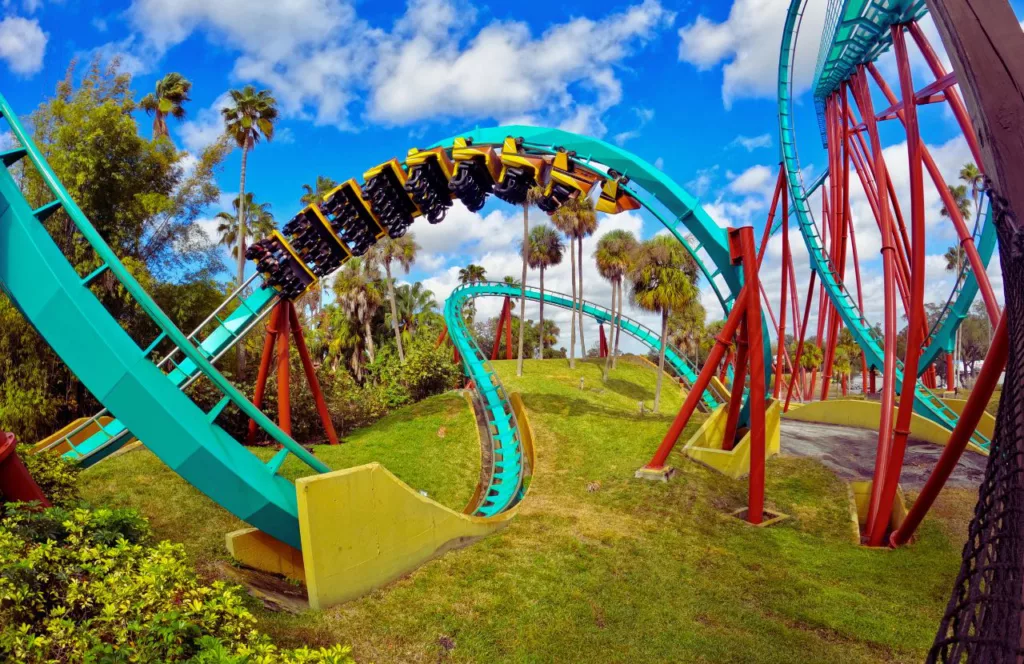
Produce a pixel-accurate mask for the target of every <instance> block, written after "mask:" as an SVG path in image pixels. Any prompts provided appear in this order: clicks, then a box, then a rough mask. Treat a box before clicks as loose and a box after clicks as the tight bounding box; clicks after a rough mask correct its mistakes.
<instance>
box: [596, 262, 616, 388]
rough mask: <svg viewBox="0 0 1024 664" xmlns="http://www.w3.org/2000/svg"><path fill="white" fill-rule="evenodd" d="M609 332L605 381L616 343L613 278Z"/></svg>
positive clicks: (613, 281)
mask: <svg viewBox="0 0 1024 664" xmlns="http://www.w3.org/2000/svg"><path fill="white" fill-rule="evenodd" d="M608 334H609V335H610V336H609V337H608V340H607V341H608V342H611V343H608V354H607V355H605V356H604V373H603V375H602V378H603V379H604V380H605V381H607V380H608V370H609V368H610V367H611V363H612V348H611V347H612V344H613V343H615V280H614V279H612V319H611V321H609V325H608ZM606 343H607V342H606ZM598 350H600V348H598Z"/></svg>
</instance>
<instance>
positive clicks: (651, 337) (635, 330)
mask: <svg viewBox="0 0 1024 664" xmlns="http://www.w3.org/2000/svg"><path fill="white" fill-rule="evenodd" d="M489 296H490V297H495V296H507V297H512V298H518V297H519V296H520V289H519V287H518V286H512V285H510V284H506V283H503V282H496V281H485V282H480V283H475V284H466V285H463V286H459V288H457V289H456V290H455V291H454V292H453V293H452V295H451V297H459V298H462V299H469V298H477V297H489ZM526 299H527V300H529V301H531V302H540V301H541V292H540V289H539V288H534V287H533V286H527V287H526ZM543 300H544V303H545V304H550V305H554V306H556V307H560V308H562V309H571V308H572V306H573V300H572V296H571V295H567V294H565V293H558V292H555V291H550V290H545V291H544V297H543ZM583 313H585V314H586V315H588V316H590V317H591V318H593V319H594V320H596V321H597V322H598V323H608V324H609V325H614V324H615V318H614V317H613V316H612V311H611V309H608V308H607V307H604V306H602V305H600V304H596V303H594V302H590V301H588V300H584V301H583ZM618 320H619V321H620V324H621V325H622V331H623V332H625V333H626V334H628V335H630V336H631V337H633V338H634V339H636V340H637V341H639V342H640V343H642V344H644V345H645V346H647V348H649V349H650V350H652V351H654V352H658V351H659V350H660V348H661V337H660V335H659V334H658V333H657V332H655V331H654V330H652V329H650V328H649V327H647V326H646V325H643V324H642V323H639V322H637V321H635V320H633V319H632V318H630V317H628V316H621V317H618ZM610 344H611V341H610V340H609V345H610ZM665 361H666V362H668V364H669V365H670V366H671V367H672V370H673V371H675V373H676V374H677V375H678V376H681V377H682V379H683V381H684V382H685V383H686V385H687V386H690V385H693V383H694V382H696V380H697V373H698V371H699V369H698V368H696V367H694V365H693V364H692V363H690V361H689V360H687V359H686V358H685V357H684V356H683V354H682V353H681V352H680V351H679V349H677V348H675V347H674V346H672V345H671V344H668V345H666V346H665ZM702 400H703V402H704V405H705V406H707V407H708V408H709V409H712V410H713V409H715V408H717V407H718V406H719V405H721V403H722V401H721V400H720V398H719V397H718V396H717V395H715V394H714V393H713V392H712V391H711V390H710V389H708V390H706V391H705V392H704V394H703V396H702Z"/></svg>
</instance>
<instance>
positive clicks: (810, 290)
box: [782, 270, 818, 413]
mask: <svg viewBox="0 0 1024 664" xmlns="http://www.w3.org/2000/svg"><path fill="white" fill-rule="evenodd" d="M817 274H818V273H817V272H815V271H814V270H811V281H810V283H809V284H808V285H807V302H806V303H805V304H804V319H803V321H802V322H801V324H800V338H799V339H798V340H797V342H796V357H794V358H793V366H794V367H800V358H801V357H802V356H803V354H804V338H805V337H806V336H807V321H809V320H811V301H812V300H813V299H814V278H815V277H816V276H817ZM811 376H812V378H811V381H812V383H813V381H814V378H813V376H814V374H813V373H812V374H811ZM795 380H796V371H795V370H794V371H793V375H792V376H790V377H789V389H788V390H787V391H786V405H785V406H784V407H783V408H782V412H784V413H785V412H789V401H790V397H792V396H793V381H795ZM807 394H814V385H813V384H812V385H811V386H810V388H809V389H808V392H807Z"/></svg>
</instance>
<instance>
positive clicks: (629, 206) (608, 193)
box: [595, 168, 640, 214]
mask: <svg viewBox="0 0 1024 664" xmlns="http://www.w3.org/2000/svg"><path fill="white" fill-rule="evenodd" d="M627 184H629V178H628V177H626V176H625V175H620V174H619V172H618V171H616V170H615V169H613V168H610V169H608V179H607V180H605V181H604V184H603V185H602V186H601V196H600V198H598V199H597V205H595V208H596V209H597V211H598V212H604V213H606V214H618V213H620V212H625V211H627V210H639V209H640V201H638V200H636V199H635V198H633V197H632V196H630V195H629V192H627V191H626V189H625V186H626V185H627Z"/></svg>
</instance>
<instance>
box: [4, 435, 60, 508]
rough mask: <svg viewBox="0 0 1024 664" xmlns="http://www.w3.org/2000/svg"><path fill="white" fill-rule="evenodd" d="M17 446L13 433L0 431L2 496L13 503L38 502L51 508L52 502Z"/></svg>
mask: <svg viewBox="0 0 1024 664" xmlns="http://www.w3.org/2000/svg"><path fill="white" fill-rule="evenodd" d="M17 446H18V441H17V439H16V438H15V437H14V434H13V433H7V432H6V431H0V495H3V498H4V500H6V501H7V502H11V503H15V502H17V503H31V502H37V503H39V504H40V506H42V507H50V501H49V500H47V499H46V495H45V494H44V493H43V490H42V489H40V488H39V485H38V484H36V481H35V480H34V479H32V475H31V473H29V472H28V468H26V467H25V463H24V462H23V461H22V460H21V457H19V456H18V451H17Z"/></svg>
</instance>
